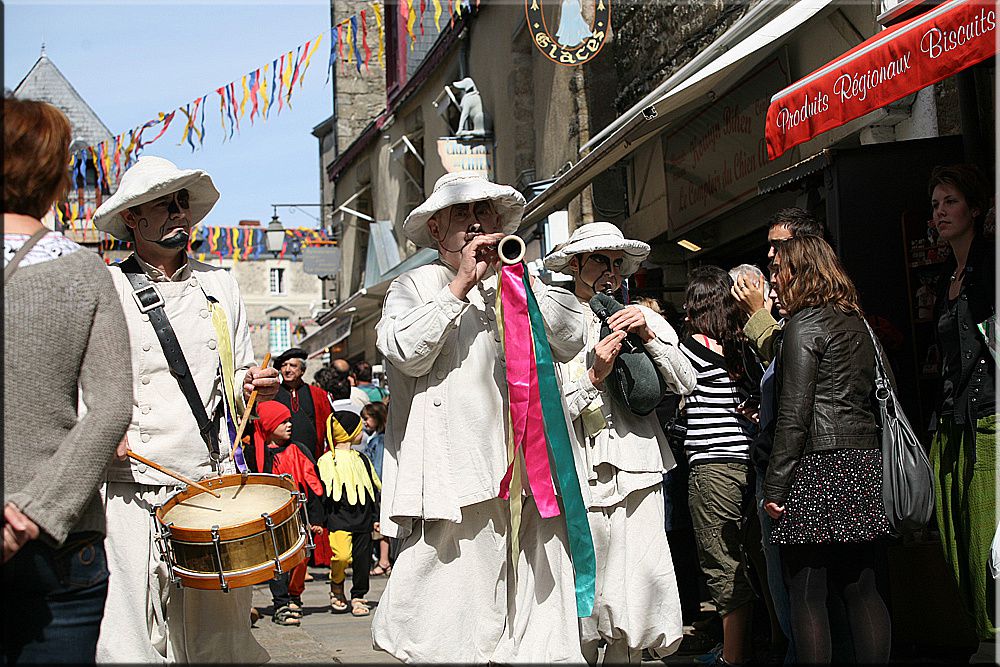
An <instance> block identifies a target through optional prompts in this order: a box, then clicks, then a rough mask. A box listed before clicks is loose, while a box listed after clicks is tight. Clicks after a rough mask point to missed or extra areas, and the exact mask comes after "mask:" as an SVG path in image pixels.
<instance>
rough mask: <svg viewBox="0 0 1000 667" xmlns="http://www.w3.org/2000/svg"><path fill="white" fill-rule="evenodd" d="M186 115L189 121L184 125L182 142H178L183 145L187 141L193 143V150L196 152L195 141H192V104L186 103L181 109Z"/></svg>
mask: <svg viewBox="0 0 1000 667" xmlns="http://www.w3.org/2000/svg"><path fill="white" fill-rule="evenodd" d="M180 111H181V113H182V114H184V117H185V118H187V123H186V124H185V125H184V132H183V135H182V136H181V142H180V143H179V144H177V145H178V146H181V145H183V144H184V142H185V141H187V142H188V143H189V144H190V145H191V152H192V153H193V152H194V142H193V141H191V127H192V126H193V121H192V120H191V105H190V104H185V105H184V108H183V109H181V110H180Z"/></svg>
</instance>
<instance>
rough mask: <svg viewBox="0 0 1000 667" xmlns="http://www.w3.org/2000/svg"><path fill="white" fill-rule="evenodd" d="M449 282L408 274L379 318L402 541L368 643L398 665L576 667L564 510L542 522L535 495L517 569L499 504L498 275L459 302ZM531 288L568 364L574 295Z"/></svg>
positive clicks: (502, 437) (502, 457) (389, 476)
mask: <svg viewBox="0 0 1000 667" xmlns="http://www.w3.org/2000/svg"><path fill="white" fill-rule="evenodd" d="M454 277H455V272H454V271H453V270H452V269H450V268H448V267H446V266H444V265H442V264H433V265H429V266H424V267H421V268H419V269H415V270H413V271H410V272H408V273H405V274H403V275H402V276H400V277H399V278H397V279H396V280H395V281H394V282H393V283H392V285H391V286H390V287H389V291H388V293H387V295H386V300H385V306H384V308H383V311H382V320H381V321H380V322H379V323H378V326H377V332H378V348H379V351H380V352H381V353H382V354H383V355H385V357H386V361H387V362H388V363H387V372H388V376H389V385H390V386H391V387H392V402H391V403H390V408H389V418H388V425H387V427H386V433H385V460H384V463H383V473H384V475H383V486H382V515H381V523H382V532H383V533H384V534H387V535H389V536H391V537H398V538H401V539H402V540H403V544H402V548H401V551H400V554H399V557H398V559H397V560H396V564H395V567H394V569H393V574H392V578H391V579H390V580H389V582H388V584H387V585H386V590H385V592H384V593H383V595H382V598H381V601H380V602H379V605H378V608H377V609H376V612H375V617H374V619H372V641H373V644H374V645H375V647H376V648H379V649H382V650H385V651H387V652H389V653H390V654H392V655H393V656H395V657H396V658H398V659H400V660H403V661H406V662H449V663H462V664H466V663H488V662H500V663H517V662H531V663H548V662H582V661H583V656H582V652H581V646H580V642H579V630H578V624H577V618H576V599H575V592H574V578H573V566H572V561H571V559H570V556H569V550H568V546H567V537H566V525H565V518H564V517H563V516H558V517H553V518H550V519H542V518H540V517H539V515H538V510H537V509H536V508H535V505H534V501H533V499H532V498H531V497H527V498H525V501H524V507H523V512H522V524H521V532H520V545H521V548H520V551H519V552H518V565H517V578H516V581H515V579H514V577H513V576H512V569H513V563H512V561H511V559H510V542H509V533H510V510H509V504H508V503H507V501H504V500H499V499H497V493H498V491H499V484H500V480H501V478H502V477H503V474H504V472H505V470H506V468H507V440H506V424H507V423H508V416H507V412H508V404H507V384H506V376H505V368H504V366H505V362H504V357H503V354H502V347H501V345H500V331H499V329H498V327H497V322H496V313H495V310H494V307H495V301H496V285H497V276H496V275H493V276H490V277H489V278H487V279H486V280H484V281H483V283H481V284H480V286H479V287H477V288H476V289H473V290H472V291H471V292H470V293H469V295H468V300H467V301H463V300H461V299H458V298H456V297H455V296H454V295H453V294H452V293H451V291H450V290H449V289H448V283H449V282H451V280H452V279H453V278H454ZM532 291H533V292H534V294H535V295H536V297H537V299H538V304H539V309H540V310H541V313H542V316H543V317H544V319H545V326H546V334H547V336H548V340H549V344H550V345H551V348H552V353H553V356H554V357H555V359H556V360H557V361H567V360H569V359H571V358H572V357H573V356H574V355H576V354H577V352H579V350H580V349H581V347H582V345H583V340H584V326H583V325H584V320H583V317H582V312H581V308H580V304H579V302H578V301H577V300H576V298H575V297H574V296H573V295H572V294H570V293H568V292H566V291H565V290H562V289H559V288H555V287H548V286H546V285H544V284H543V283H542V282H541V281H540V280H538V281H535V284H534V286H533V287H532ZM575 462H576V463H577V468H578V474H579V475H582V474H583V470H582V459H579V458H578V459H576V461H575ZM584 491H585V489H584ZM585 502H587V500H586V499H585ZM441 591H448V592H447V593H446V594H445V597H446V598H448V602H447V604H442V599H443V598H442V597H441V595H440V593H441Z"/></svg>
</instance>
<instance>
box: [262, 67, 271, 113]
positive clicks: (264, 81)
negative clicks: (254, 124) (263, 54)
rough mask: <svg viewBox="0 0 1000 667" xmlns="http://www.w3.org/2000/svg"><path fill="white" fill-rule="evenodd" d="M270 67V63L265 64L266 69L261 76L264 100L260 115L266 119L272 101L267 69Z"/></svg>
mask: <svg viewBox="0 0 1000 667" xmlns="http://www.w3.org/2000/svg"><path fill="white" fill-rule="evenodd" d="M270 67H271V64H270V63H267V64H265V65H264V71H263V72H262V73H261V76H260V100H261V102H262V104H261V108H260V115H261V118H263V119H264V120H267V109H268V107H269V106H270V105H271V101H270V100H269V99H268V97H267V70H268V69H270Z"/></svg>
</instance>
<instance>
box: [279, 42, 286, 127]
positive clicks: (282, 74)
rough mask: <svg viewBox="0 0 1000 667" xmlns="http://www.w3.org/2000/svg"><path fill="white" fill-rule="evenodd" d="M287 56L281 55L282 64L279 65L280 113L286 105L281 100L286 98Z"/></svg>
mask: <svg viewBox="0 0 1000 667" xmlns="http://www.w3.org/2000/svg"><path fill="white" fill-rule="evenodd" d="M284 93H285V54H284V53H282V54H281V62H280V64H279V65H278V113H279V114H280V113H281V110H282V109H283V108H284V106H285V103H284V102H283V101H282V99H281V98H283V97H284V96H285V94H284Z"/></svg>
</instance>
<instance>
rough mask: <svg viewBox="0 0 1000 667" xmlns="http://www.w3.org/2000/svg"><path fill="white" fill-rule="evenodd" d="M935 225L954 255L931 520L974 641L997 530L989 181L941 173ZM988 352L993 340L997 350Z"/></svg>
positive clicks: (987, 600) (985, 617)
mask: <svg viewBox="0 0 1000 667" xmlns="http://www.w3.org/2000/svg"><path fill="white" fill-rule="evenodd" d="M927 190H928V194H929V195H930V197H931V207H932V209H933V212H934V218H933V223H934V224H935V226H936V228H937V231H938V233H939V234H940V236H941V239H943V240H944V241H946V242H947V243H948V245H950V246H951V250H952V258H951V261H949V262H948V264H947V265H946V267H945V274H944V275H943V276H942V279H941V280H940V281H939V284H940V285H942V289H941V293H940V294H939V295H938V299H937V304H936V308H935V310H936V317H937V333H938V347H939V349H940V350H941V357H942V364H941V393H940V397H939V400H938V414H939V423H938V430H937V436H936V437H935V438H934V442H933V444H932V445H931V456H930V460H931V465H932V466H933V468H934V492H935V493H934V495H935V498H934V500H935V513H936V519H937V525H938V530H939V531H940V533H941V545H942V547H943V548H944V556H945V561H946V562H947V563H948V566H949V569H950V570H951V572H952V575H953V576H954V577H955V580H956V582H958V584H959V585H958V590H959V595H960V596H961V599H962V605H963V607H964V608H965V610H966V613H967V614H968V616H969V621H970V622H971V623H972V625H973V627H974V628H975V630H976V633H977V634H978V635H979V639H980V640H988V639H992V638H994V637H995V636H996V615H995V597H996V589H995V588H994V585H993V581H992V580H991V578H990V575H989V573H988V570H987V566H986V563H987V559H988V556H989V551H990V542H991V540H992V539H993V531H994V529H995V528H996V496H995V489H996V439H995V438H996V400H995V389H994V387H995V379H996V360H995V357H994V355H995V350H994V351H992V352H991V350H990V345H989V343H988V339H993V341H995V340H996V338H995V336H996V332H995V326H996V315H995V305H994V301H995V298H996V292H995V288H994V282H993V280H994V265H995V261H996V260H995V257H994V254H993V242H992V240H987V239H986V238H985V234H984V231H983V227H984V221H985V218H986V215H987V211H988V209H989V205H990V201H989V192H990V188H989V184H988V182H987V181H986V178H985V177H984V176H983V175H982V173H981V172H980V171H979V170H978V169H977V168H975V167H973V166H971V165H952V166H949V167H938V168H937V169H935V170H934V172H933V173H932V174H931V179H930V183H929V184H928V188H927ZM994 345H995V343H994Z"/></svg>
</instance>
